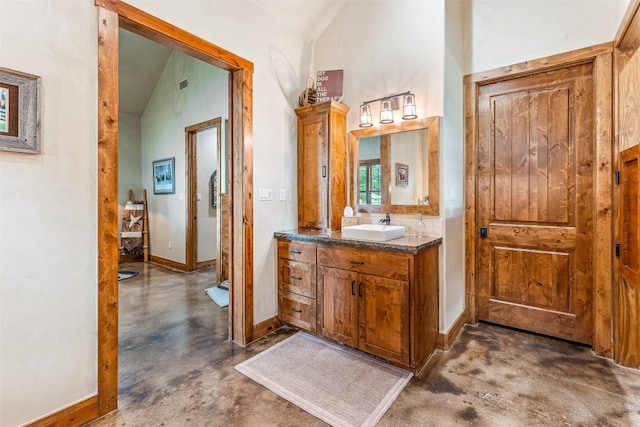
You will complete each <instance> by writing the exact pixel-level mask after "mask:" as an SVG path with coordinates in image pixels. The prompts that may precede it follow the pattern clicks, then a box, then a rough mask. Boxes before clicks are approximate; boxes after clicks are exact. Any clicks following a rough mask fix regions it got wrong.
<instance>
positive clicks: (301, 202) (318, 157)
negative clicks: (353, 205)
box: [298, 113, 329, 228]
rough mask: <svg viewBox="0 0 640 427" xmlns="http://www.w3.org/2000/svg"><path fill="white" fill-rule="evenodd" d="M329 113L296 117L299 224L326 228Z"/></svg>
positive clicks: (300, 225)
mask: <svg viewBox="0 0 640 427" xmlns="http://www.w3.org/2000/svg"><path fill="white" fill-rule="evenodd" d="M328 133H329V116H328V114H326V113H322V114H315V115H311V116H306V117H301V118H299V119H298V226H299V227H308V228H327V227H328V189H327V175H328V173H329V162H328V153H329V147H328V144H329V135H328Z"/></svg>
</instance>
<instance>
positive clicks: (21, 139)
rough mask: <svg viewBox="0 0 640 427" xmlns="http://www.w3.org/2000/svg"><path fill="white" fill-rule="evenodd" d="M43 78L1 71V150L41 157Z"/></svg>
mask: <svg viewBox="0 0 640 427" xmlns="http://www.w3.org/2000/svg"><path fill="white" fill-rule="evenodd" d="M40 87H41V78H40V77H38V76H33V75H31V74H26V73H21V72H18V71H13V70H9V69H8V68H0V150H4V151H16V152H20V153H31V154H39V153H40Z"/></svg>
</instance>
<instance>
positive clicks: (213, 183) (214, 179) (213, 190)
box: [209, 170, 218, 208]
mask: <svg viewBox="0 0 640 427" xmlns="http://www.w3.org/2000/svg"><path fill="white" fill-rule="evenodd" d="M209 194H210V195H211V196H210V197H211V207H212V208H215V207H216V206H217V204H218V171H217V170H215V171H213V173H212V174H211V178H209Z"/></svg>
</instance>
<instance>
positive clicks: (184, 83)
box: [178, 79, 189, 90]
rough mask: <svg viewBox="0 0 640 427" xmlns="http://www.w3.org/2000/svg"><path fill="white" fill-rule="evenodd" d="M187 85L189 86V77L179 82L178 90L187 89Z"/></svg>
mask: <svg viewBox="0 0 640 427" xmlns="http://www.w3.org/2000/svg"><path fill="white" fill-rule="evenodd" d="M187 86H189V81H188V80H187V79H183V80H180V82H178V90H185V89H186V88H187Z"/></svg>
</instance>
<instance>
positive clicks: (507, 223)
mask: <svg viewBox="0 0 640 427" xmlns="http://www.w3.org/2000/svg"><path fill="white" fill-rule="evenodd" d="M592 71H593V70H592V65H591V64H580V65H574V66H571V67H567V68H563V69H557V70H552V71H546V72H541V73H537V74H533V75H527V76H524V77H517V78H514V79H511V80H508V81H501V82H497V83H493V84H487V85H484V86H481V87H480V88H479V93H478V106H477V107H478V169H477V177H476V178H477V180H476V182H477V188H476V197H477V206H476V215H477V217H476V219H477V225H478V230H476V245H477V246H476V247H477V253H476V263H477V265H476V272H477V281H476V286H477V289H476V293H477V310H478V318H479V319H481V320H487V321H490V322H494V323H498V324H503V325H508V326H513V327H516V328H520V329H525V330H529V331H534V332H539V333H543V334H547V335H552V336H556V337H560V338H565V339H569V340H573V341H578V342H583V343H591V341H592V335H593V313H592V289H593V273H592V258H593V249H592V239H593V225H592V222H593V201H592V198H593V168H592V163H593V155H594V130H593V129H594V105H593V79H592Z"/></svg>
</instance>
